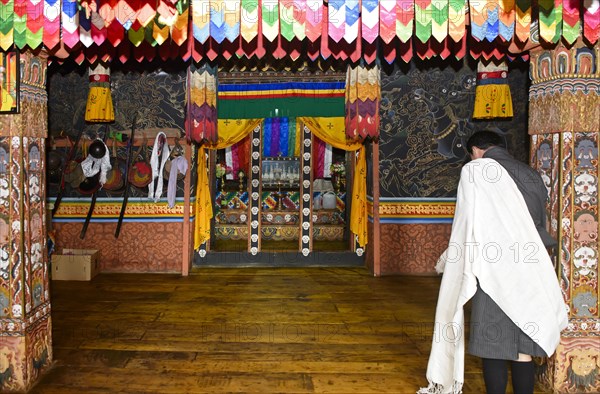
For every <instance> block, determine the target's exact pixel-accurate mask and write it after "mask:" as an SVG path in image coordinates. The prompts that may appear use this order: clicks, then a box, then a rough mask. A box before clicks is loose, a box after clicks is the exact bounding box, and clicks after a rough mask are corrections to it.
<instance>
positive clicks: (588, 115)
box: [529, 44, 600, 393]
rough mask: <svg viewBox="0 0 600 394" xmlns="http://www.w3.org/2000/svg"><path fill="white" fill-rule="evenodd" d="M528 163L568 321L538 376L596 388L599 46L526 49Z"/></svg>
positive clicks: (599, 341)
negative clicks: (546, 211) (541, 189)
mask: <svg viewBox="0 0 600 394" xmlns="http://www.w3.org/2000/svg"><path fill="white" fill-rule="evenodd" d="M530 77H531V80H532V85H531V88H530V91H529V132H530V134H531V158H532V160H531V164H532V166H533V167H535V168H537V169H538V171H540V173H541V174H542V177H543V178H544V180H545V181H546V184H547V187H548V189H549V191H550V224H551V232H552V234H553V235H554V236H555V237H556V238H557V239H558V242H559V250H558V252H557V274H558V276H559V280H560V285H561V288H562V292H563V295H564V298H565V301H566V303H567V305H568V307H569V326H568V328H567V329H565V330H564V331H563V333H562V336H561V342H560V345H559V346H558V349H557V351H556V354H555V355H554V356H553V357H552V358H550V360H548V363H547V364H545V365H543V368H542V371H543V373H542V374H541V378H542V380H543V381H544V383H546V384H547V385H548V386H550V387H551V388H552V389H553V390H555V392H561V393H563V392H564V393H592V392H594V393H597V392H599V391H600V380H599V379H597V376H598V374H599V372H600V355H599V353H598V349H600V336H598V332H600V319H599V311H598V299H599V286H598V252H599V250H600V245H599V242H598V213H599V211H600V209H599V206H598V176H599V164H598V147H599V143H600V139H599V132H600V45H599V44H596V46H595V47H594V48H591V49H590V48H587V47H585V46H583V45H581V44H575V45H574V46H573V47H572V48H566V47H564V46H562V45H560V46H558V47H556V48H555V49H553V50H544V49H537V50H536V51H534V52H532V53H531V63H530Z"/></svg>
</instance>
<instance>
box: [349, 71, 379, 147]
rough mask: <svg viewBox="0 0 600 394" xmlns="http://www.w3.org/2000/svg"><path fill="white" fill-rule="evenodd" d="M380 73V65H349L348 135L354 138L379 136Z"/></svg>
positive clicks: (374, 137)
mask: <svg viewBox="0 0 600 394" xmlns="http://www.w3.org/2000/svg"><path fill="white" fill-rule="evenodd" d="M380 75H381V74H380V70H379V67H378V66H369V67H367V66H362V65H359V66H356V67H352V66H348V69H347V71H346V135H347V136H348V138H350V139H352V140H364V139H366V138H373V139H377V138H378V137H379V102H380V100H381V81H380V78H381V77H380Z"/></svg>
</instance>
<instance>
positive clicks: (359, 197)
mask: <svg viewBox="0 0 600 394" xmlns="http://www.w3.org/2000/svg"><path fill="white" fill-rule="evenodd" d="M298 119H299V120H300V121H301V122H302V123H304V124H305V125H306V126H307V127H308V128H309V129H310V131H311V132H312V133H313V134H314V135H315V136H316V137H318V138H319V139H321V140H322V141H324V142H326V143H328V144H330V145H331V146H333V147H334V148H338V149H343V150H345V151H351V152H354V151H358V155H356V156H355V164H356V165H355V173H354V180H353V182H352V196H351V204H352V208H351V210H350V231H352V232H353V233H354V234H356V235H357V237H358V244H359V245H360V246H362V247H364V246H365V245H366V244H367V241H368V238H367V158H366V150H365V147H364V145H363V144H362V143H360V142H357V141H353V140H349V139H347V138H346V129H345V123H344V122H345V120H344V118H342V117H335V118H317V117H301V118H298Z"/></svg>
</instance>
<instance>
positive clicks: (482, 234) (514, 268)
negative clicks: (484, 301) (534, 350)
mask: <svg viewBox="0 0 600 394" xmlns="http://www.w3.org/2000/svg"><path fill="white" fill-rule="evenodd" d="M437 268H438V269H440V270H442V269H443V272H444V273H443V277H442V283H441V287H440V292H439V298H438V304H437V308H436V313H435V325H434V334H433V341H432V347H431V354H430V357H429V363H428V366H427V380H428V381H429V387H427V388H422V389H421V390H419V391H418V393H460V392H462V384H463V382H464V357H465V356H464V352H465V350H464V343H465V335H464V333H465V332H464V311H463V306H464V305H465V303H466V302H467V301H468V300H469V299H470V298H471V297H472V296H473V295H474V294H475V291H476V289H477V280H479V286H480V287H481V289H482V290H483V291H484V292H486V293H487V294H488V295H489V296H490V297H491V298H492V299H493V300H494V302H496V304H498V306H499V307H500V308H501V309H502V310H503V311H504V312H505V313H506V315H507V316H508V317H509V318H510V319H511V320H512V321H513V322H514V323H515V324H516V325H517V326H518V327H519V328H521V330H522V331H523V332H525V334H527V335H528V336H530V337H531V338H532V339H533V340H534V341H536V342H537V343H538V344H539V345H540V347H541V348H542V349H544V351H545V352H546V353H547V354H548V355H552V354H553V353H554V351H555V350H556V347H557V346H558V343H559V341H560V332H561V330H563V329H564V328H565V327H566V326H567V321H568V319H567V311H566V306H565V303H564V300H563V297H562V293H561V290H560V287H559V284H558V279H557V276H556V273H555V272H554V269H553V267H552V262H551V260H550V257H549V255H548V253H547V251H546V249H545V247H544V244H543V243H542V240H541V238H540V236H539V233H538V232H537V230H536V228H535V225H534V223H533V220H532V219H531V216H530V215H529V211H528V210H527V205H526V204H525V200H524V199H523V196H522V194H521V193H520V191H519V189H518V188H517V186H516V184H515V182H514V181H513V180H512V178H511V177H510V175H509V174H508V172H507V171H506V170H505V169H504V168H503V167H502V166H501V165H500V164H499V163H498V162H496V161H495V160H493V159H487V158H484V159H477V160H473V161H471V162H470V163H468V164H466V165H465V166H464V167H463V169H462V172H461V176H460V183H459V185H458V194H457V199H456V211H455V216H454V222H453V224H452V234H451V236H450V243H449V245H448V249H446V251H445V252H444V253H443V254H442V256H441V257H440V261H439V262H438V266H437Z"/></svg>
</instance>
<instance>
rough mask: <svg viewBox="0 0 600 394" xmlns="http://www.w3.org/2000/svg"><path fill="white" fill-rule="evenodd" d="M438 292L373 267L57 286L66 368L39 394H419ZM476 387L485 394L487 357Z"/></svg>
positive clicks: (108, 278) (58, 361) (125, 278)
mask: <svg viewBox="0 0 600 394" xmlns="http://www.w3.org/2000/svg"><path fill="white" fill-rule="evenodd" d="M439 283H440V282H439V278H433V277H384V278H374V277H372V276H370V275H369V273H368V272H367V271H366V270H364V269H362V268H348V269H346V268H331V269H327V268H306V269H304V268H294V269H290V268H287V269H277V268H269V269H257V268H244V269H204V270H201V271H198V272H195V273H194V274H193V275H191V276H189V277H181V276H178V275H151V274H146V275H138V274H110V275H107V274H103V275H100V276H97V277H96V278H95V279H94V280H93V281H92V282H56V281H55V282H52V308H53V313H52V317H53V326H54V333H53V335H54V338H53V340H54V344H53V349H54V360H55V364H54V366H53V368H52V369H51V370H50V371H49V372H48V373H47V374H46V375H45V376H44V377H43V378H42V379H41V381H40V382H39V383H38V384H37V385H36V386H35V387H34V388H33V389H32V390H31V391H30V392H31V393H60V394H68V393H78V394H80V393H86V394H92V393H177V394H181V393H239V392H244V393H414V392H415V391H416V390H417V389H418V388H419V387H420V386H423V385H425V384H426V380H425V369H426V366H427V358H428V355H429V349H430V341H431V332H432V321H433V317H434V310H435V304H436V300H437V293H438V288H439ZM465 379H466V383H465V387H464V393H465V394H469V393H477V394H481V393H484V392H485V390H484V389H483V381H482V377H481V371H480V365H479V361H478V359H476V358H474V357H471V356H467V360H466V376H465ZM538 392H539V393H541V392H542V391H536V393H538Z"/></svg>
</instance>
